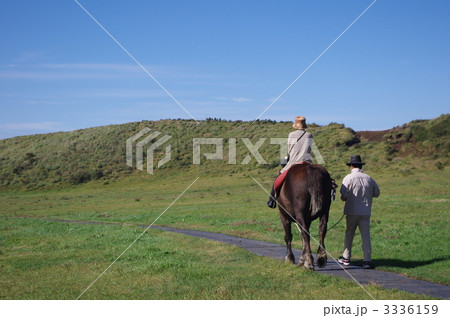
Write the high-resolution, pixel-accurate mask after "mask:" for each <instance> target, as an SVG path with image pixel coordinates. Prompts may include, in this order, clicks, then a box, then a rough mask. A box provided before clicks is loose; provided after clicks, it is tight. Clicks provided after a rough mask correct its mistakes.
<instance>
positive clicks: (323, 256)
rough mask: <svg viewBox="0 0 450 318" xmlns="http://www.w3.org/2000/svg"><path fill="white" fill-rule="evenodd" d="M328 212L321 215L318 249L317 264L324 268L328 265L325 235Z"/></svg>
mask: <svg viewBox="0 0 450 318" xmlns="http://www.w3.org/2000/svg"><path fill="white" fill-rule="evenodd" d="M327 223H328V213H325V214H323V215H322V216H321V217H320V225H319V237H320V242H319V244H320V245H319V249H318V251H317V266H319V268H324V267H325V265H327V251H326V250H325V235H326V234H327Z"/></svg>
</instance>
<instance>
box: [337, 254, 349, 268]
mask: <svg viewBox="0 0 450 318" xmlns="http://www.w3.org/2000/svg"><path fill="white" fill-rule="evenodd" d="M338 262H339V264H342V265H344V266H348V265H350V259H349V258H344V257H342V256H340V257H339V258H338Z"/></svg>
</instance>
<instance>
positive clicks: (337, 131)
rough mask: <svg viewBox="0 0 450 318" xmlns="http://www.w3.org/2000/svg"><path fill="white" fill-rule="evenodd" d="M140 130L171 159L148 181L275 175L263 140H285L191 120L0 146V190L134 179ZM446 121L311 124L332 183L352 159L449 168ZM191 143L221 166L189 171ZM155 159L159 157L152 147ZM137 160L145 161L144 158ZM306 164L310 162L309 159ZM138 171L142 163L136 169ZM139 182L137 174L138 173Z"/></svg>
mask: <svg viewBox="0 0 450 318" xmlns="http://www.w3.org/2000/svg"><path fill="white" fill-rule="evenodd" d="M145 127H148V128H150V129H152V130H157V131H160V132H162V133H163V134H167V135H170V136H172V138H171V139H170V142H168V144H169V143H170V144H171V147H172V159H171V161H170V162H168V163H167V164H165V165H164V166H162V167H161V169H159V170H158V171H157V172H156V173H155V175H154V177H155V178H158V177H161V176H165V175H167V174H171V173H175V174H176V173H180V172H186V171H188V170H198V171H199V172H201V173H202V174H204V175H230V174H231V175H232V174H244V175H245V174H246V173H247V172H249V171H252V173H254V172H255V171H257V172H258V174H263V175H276V173H277V171H278V169H279V166H278V163H279V157H280V149H279V145H275V144H274V145H271V144H270V143H269V140H270V138H285V137H286V136H287V134H288V133H289V132H290V131H292V127H291V123H290V122H275V121H270V120H262V121H257V122H255V123H254V124H252V123H251V122H242V121H226V120H220V119H207V120H205V121H201V122H200V124H199V125H198V124H196V123H195V122H194V121H191V120H160V121H141V122H133V123H128V124H122V125H110V126H104V127H95V128H89V129H81V130H76V131H71V132H59V133H51V134H41V135H32V136H22V137H15V138H10V139H4V140H0V188H3V189H5V188H16V189H38V188H45V187H61V186H67V185H76V184H80V183H86V182H89V181H92V180H101V181H102V182H104V183H108V182H111V181H113V180H115V179H118V178H123V177H125V176H127V175H130V174H139V173H141V172H140V171H138V170H136V169H134V168H131V167H129V166H127V165H126V162H125V152H126V140H127V139H128V138H129V137H131V136H133V135H134V134H136V133H137V132H139V131H140V130H141V129H143V128H145ZM449 127H450V114H446V115H442V116H440V117H438V118H435V119H432V120H416V121H413V122H410V123H408V124H405V125H403V126H399V127H395V128H392V129H390V130H386V131H379V132H372V131H361V132H355V131H354V130H352V129H351V128H348V127H345V126H344V125H342V124H337V123H331V124H329V125H327V126H318V125H315V124H311V125H310V126H309V131H310V132H311V133H312V134H313V135H314V139H315V142H316V144H317V146H318V149H319V151H320V153H321V155H322V156H323V158H324V160H325V166H326V167H327V169H329V170H330V172H331V173H332V174H333V175H334V176H335V177H336V178H339V177H341V176H342V175H343V174H344V173H346V167H345V165H343V162H345V161H346V160H348V158H349V156H350V155H351V154H354V153H359V154H361V155H362V156H363V158H364V160H365V161H366V162H368V163H370V169H374V170H377V169H378V170H380V169H388V170H396V171H401V172H402V173H410V172H411V171H412V169H416V168H427V169H440V170H443V169H445V168H446V167H447V166H448V165H449V162H450V161H449V150H450V139H449V135H450V131H449ZM193 138H224V144H223V146H224V147H223V149H224V154H223V158H224V160H204V157H203V159H202V162H201V164H200V165H193V164H192V160H193V145H192V139H193ZM229 138H236V139H237V144H236V148H237V152H236V162H237V163H238V164H229V163H228V149H229V148H228V146H229V145H228V142H229ZM241 138H248V139H249V140H250V141H251V142H252V143H253V144H254V143H256V142H257V141H258V139H259V138H266V140H265V142H264V143H263V144H262V146H261V147H260V148H259V152H260V153H261V156H262V157H263V158H264V160H265V161H266V162H267V164H264V165H260V164H258V163H257V162H256V160H255V159H254V157H253V156H251V158H252V160H251V161H250V162H249V164H246V165H244V164H241V162H242V161H243V160H244V158H245V157H246V156H247V155H250V151H249V150H248V149H247V147H246V146H245V144H244V143H243V142H242V140H241ZM160 148H161V149H160V151H159V152H157V153H156V159H158V158H162V157H163V156H164V152H163V151H164V148H165V147H160ZM214 151H215V148H214V146H212V145H205V146H202V153H205V152H214ZM144 156H145V155H144ZM313 159H314V158H313ZM144 164H145V163H144ZM141 174H142V173H141Z"/></svg>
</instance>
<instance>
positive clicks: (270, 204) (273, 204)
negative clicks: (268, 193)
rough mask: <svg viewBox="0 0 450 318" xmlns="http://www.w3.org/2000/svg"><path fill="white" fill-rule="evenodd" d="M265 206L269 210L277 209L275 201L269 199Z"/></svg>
mask: <svg viewBox="0 0 450 318" xmlns="http://www.w3.org/2000/svg"><path fill="white" fill-rule="evenodd" d="M267 206H268V207H269V208H271V209H275V208H276V207H277V201H275V200H274V199H272V198H270V199H269V201H267Z"/></svg>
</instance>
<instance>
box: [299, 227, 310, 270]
mask: <svg viewBox="0 0 450 318" xmlns="http://www.w3.org/2000/svg"><path fill="white" fill-rule="evenodd" d="M298 223H299V224H300V227H301V228H302V231H301V232H302V233H301V236H302V255H301V256H300V259H299V262H298V266H304V267H306V268H307V269H312V270H314V259H313V257H312V253H311V245H310V234H309V226H310V225H311V221H306V222H305V221H304V220H298Z"/></svg>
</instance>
